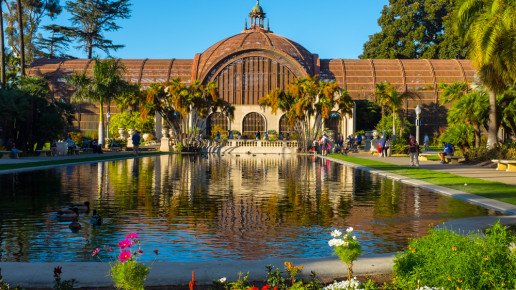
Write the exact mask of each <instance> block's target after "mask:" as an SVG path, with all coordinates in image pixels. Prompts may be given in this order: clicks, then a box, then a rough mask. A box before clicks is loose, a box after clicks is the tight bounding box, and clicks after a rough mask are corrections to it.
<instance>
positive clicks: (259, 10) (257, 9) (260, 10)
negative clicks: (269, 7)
mask: <svg viewBox="0 0 516 290" xmlns="http://www.w3.org/2000/svg"><path fill="white" fill-rule="evenodd" d="M251 12H257V13H263V9H262V6H260V1H256V5H255V6H254V7H253V10H251Z"/></svg>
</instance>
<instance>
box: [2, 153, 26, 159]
mask: <svg viewBox="0 0 516 290" xmlns="http://www.w3.org/2000/svg"><path fill="white" fill-rule="evenodd" d="M20 153H22V152H21V151H20V152H19V153H18V154H16V155H14V156H13V154H14V153H13V152H12V151H0V154H2V158H5V159H9V158H11V157H12V158H15V159H16V158H18V155H19V154H20Z"/></svg>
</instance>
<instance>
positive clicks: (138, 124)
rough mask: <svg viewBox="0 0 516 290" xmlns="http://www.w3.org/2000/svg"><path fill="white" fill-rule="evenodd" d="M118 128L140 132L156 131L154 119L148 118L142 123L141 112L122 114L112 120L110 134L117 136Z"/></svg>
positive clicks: (125, 112)
mask: <svg viewBox="0 0 516 290" xmlns="http://www.w3.org/2000/svg"><path fill="white" fill-rule="evenodd" d="M118 128H126V129H136V130H138V131H140V132H152V131H153V130H154V119H153V118H147V120H146V121H142V118H141V116H140V112H127V111H124V112H121V113H118V114H116V115H114V116H113V117H112V118H111V121H110V125H109V134H111V135H113V136H115V135H116V134H117V133H118Z"/></svg>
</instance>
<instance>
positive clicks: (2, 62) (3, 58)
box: [0, 1, 5, 90]
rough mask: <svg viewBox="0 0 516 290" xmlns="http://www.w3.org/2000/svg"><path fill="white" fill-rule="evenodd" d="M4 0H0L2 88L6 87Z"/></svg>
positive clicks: (0, 85) (0, 82)
mask: <svg viewBox="0 0 516 290" xmlns="http://www.w3.org/2000/svg"><path fill="white" fill-rule="evenodd" d="M3 2H4V1H0V49H1V50H2V51H1V52H0V54H1V55H0V58H1V60H0V70H1V72H0V73H1V74H2V76H1V80H0V88H1V89H2V90H3V89H5V43H4V16H3V11H2V4H3Z"/></svg>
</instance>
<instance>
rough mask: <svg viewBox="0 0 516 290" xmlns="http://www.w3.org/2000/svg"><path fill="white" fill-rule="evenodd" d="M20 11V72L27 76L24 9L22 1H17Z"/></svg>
mask: <svg viewBox="0 0 516 290" xmlns="http://www.w3.org/2000/svg"><path fill="white" fill-rule="evenodd" d="M16 3H17V9H18V29H19V30H20V32H19V34H20V72H21V75H22V76H24V75H25V40H24V39H23V16H22V13H23V9H22V5H21V0H16Z"/></svg>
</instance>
